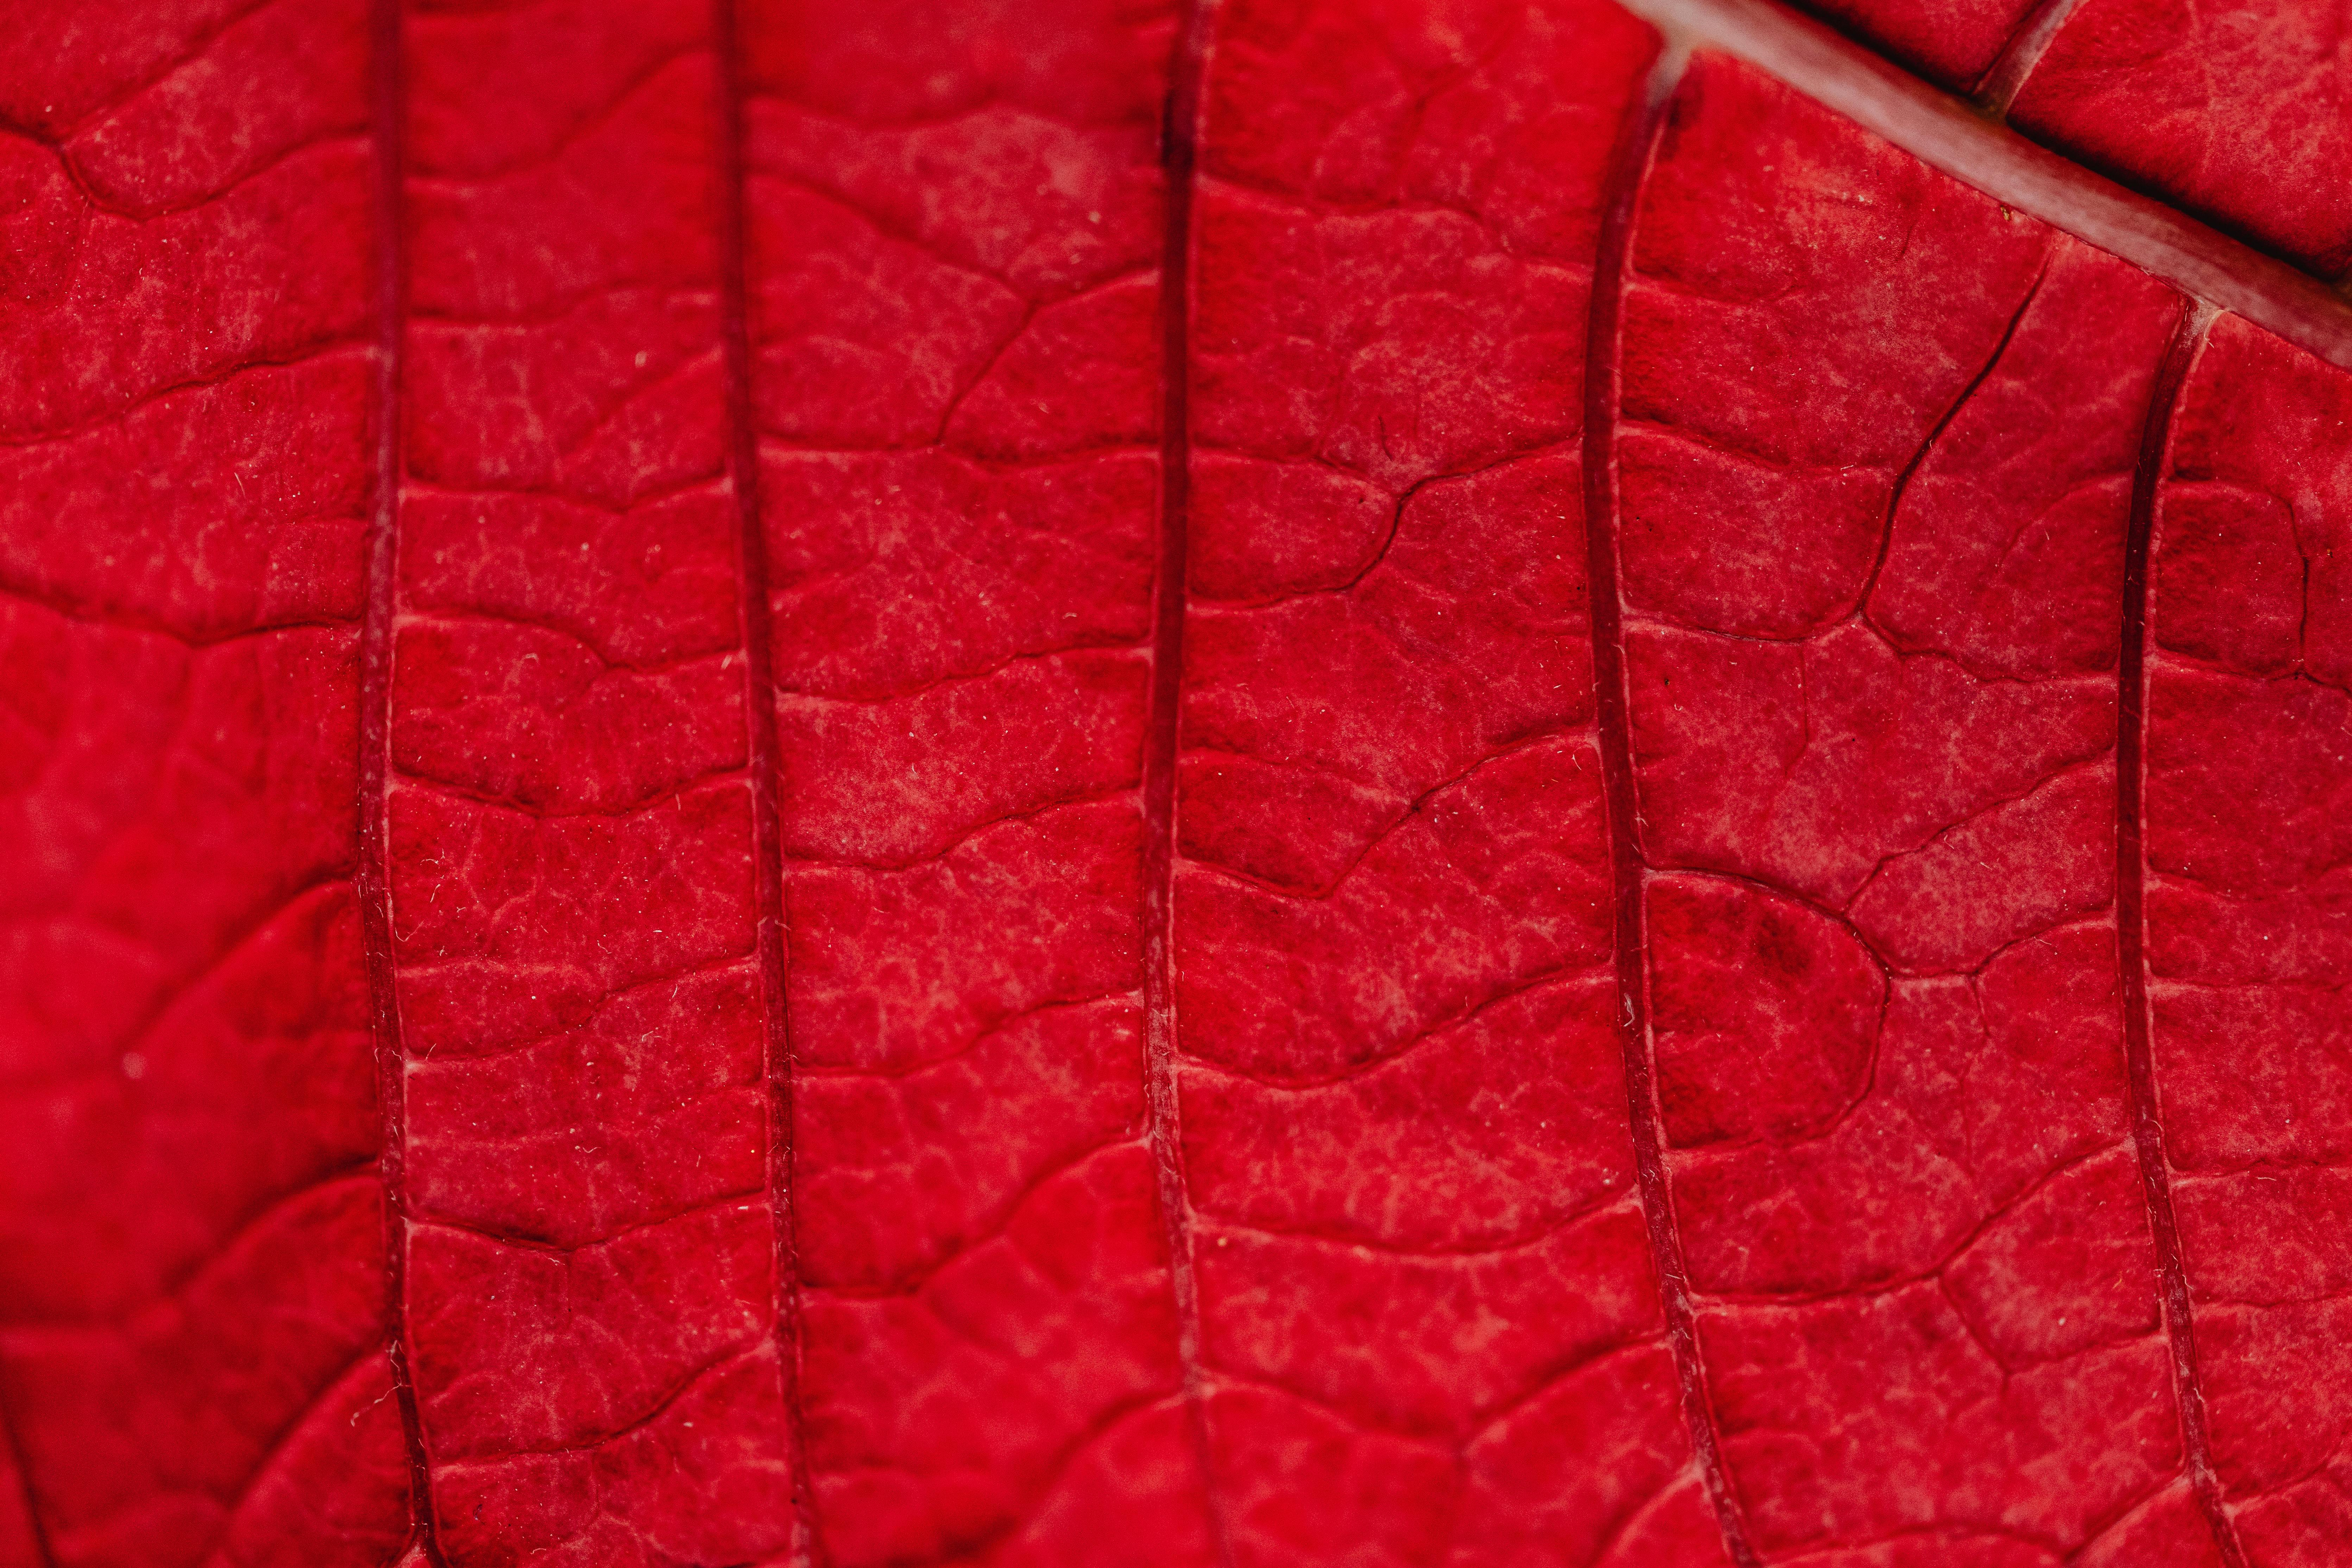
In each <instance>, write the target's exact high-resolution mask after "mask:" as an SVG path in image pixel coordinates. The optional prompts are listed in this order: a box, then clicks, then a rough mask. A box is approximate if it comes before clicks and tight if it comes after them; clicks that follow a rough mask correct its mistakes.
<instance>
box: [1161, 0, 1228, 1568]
mask: <svg viewBox="0 0 2352 1568" xmlns="http://www.w3.org/2000/svg"><path fill="white" fill-rule="evenodd" d="M1213 5H1214V0H1185V4H1184V6H1183V9H1182V11H1181V16H1180V19H1179V21H1178V24H1177V29H1176V42H1175V51H1174V54H1173V56H1172V58H1171V60H1170V63H1169V71H1168V98H1167V101H1166V103H1165V105H1164V106H1163V108H1162V112H1161V120H1160V171H1161V174H1162V176H1163V178H1164V179H1165V181H1166V183H1167V209H1166V211H1167V230H1166V233H1165V236H1164V244H1163V247H1162V249H1161V252H1160V517H1159V531H1160V532H1159V546H1160V549H1159V560H1158V562H1157V563H1156V565H1155V568H1154V571H1153V574H1152V590H1151V696H1150V707H1149V710H1148V712H1147V716H1146V722H1145V730H1144V742H1143V745H1144V751H1143V910H1142V918H1143V1071H1144V1086H1143V1087H1144V1136H1145V1140H1146V1141H1147V1142H1149V1143H1150V1148H1151V1164H1152V1171H1153V1175H1154V1177H1155V1180H1156V1184H1157V1188H1158V1194H1159V1201H1160V1223H1161V1224H1162V1226H1164V1227H1165V1229H1166V1241H1167V1247H1168V1286H1169V1290H1170V1292H1171V1294H1172V1295H1173V1296H1174V1298H1175V1305H1176V1362H1177V1366H1178V1369H1179V1372H1180V1373H1181V1376H1182V1379H1183V1390H1182V1393H1183V1402H1184V1421H1185V1426H1186V1429H1187V1432H1188V1433H1189V1435H1190V1437H1191V1440H1192V1452H1193V1458H1194V1462H1195V1463H1197V1464H1198V1465H1199V1467H1200V1470H1201V1481H1202V1486H1203V1488H1205V1489H1206V1491H1207V1494H1208V1495H1207V1500H1206V1501H1207V1513H1208V1522H1209V1535H1210V1539H1211V1542H1212V1543H1213V1546H1214V1549H1215V1552H1216V1560H1217V1562H1218V1563H1219V1564H1221V1565H1222V1568H1233V1562H1234V1549H1233V1531H1232V1529H1231V1527H1230V1525H1229V1523H1228V1521H1227V1520H1226V1518H1225V1510H1224V1504H1223V1493H1222V1492H1221V1491H1220V1489H1219V1488H1218V1486H1217V1482H1216V1470H1215V1466H1214V1460H1213V1455H1212V1453H1211V1451H1210V1442H1209V1410H1208V1392H1209V1390H1208V1378H1207V1374H1206V1373H1205V1372H1204V1370H1203V1368H1202V1353H1201V1289H1200V1281H1199V1279H1197V1277H1196V1276H1195V1274H1194V1272H1193V1268H1192V1196H1191V1194H1189V1193H1188V1192H1187V1191H1186V1190H1185V1184H1184V1145H1183V1135H1182V1129H1181V1122H1180V1121H1179V1117H1178V1108H1177V1096H1176V929H1175V928H1176V745H1177V723H1178V718H1179V710H1180V708H1181V704H1182V701H1183V689H1184V598H1185V583H1184V573H1185V555H1186V548H1187V541H1188V538H1189V535H1190V531H1191V530H1190V523H1191V520H1192V190H1193V162H1194V156H1195V152H1196V142H1197V141H1198V138H1199V134H1200V120H1201V75H1202V68H1203V67H1204V65H1205V63H1206V59H1207V56H1208V43H1209V20H1210V13H1211V10H1212V8H1213Z"/></svg>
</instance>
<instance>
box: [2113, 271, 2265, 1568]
mask: <svg viewBox="0 0 2352 1568" xmlns="http://www.w3.org/2000/svg"><path fill="white" fill-rule="evenodd" d="M2211 320H2212V312H2210V310H2202V309H2200V308H2199V307H2197V306H2195V305H2189V306H2187V307H2186V308H2184V309H2183V310H2182V311H2181V315H2180V324H2179V327H2177V328H2176V329H2175V330H2174V331H2173V334H2172V341H2171V342H2170V343H2168V345H2167V346H2166V348H2165V351H2164V362H2163V363H2162V364H2161V365H2160V366H2159V367H2158V371H2157V375H2156V388H2155V391H2154V392H2153V393H2152V394H2151V395H2150V397H2149V401H2148V405H2147V424H2146V425H2144V426H2142V427H2141V430H2140V444H2139V462H2138V465H2137V468H2135V469H2134V470H2133V473H2132V495H2131V519H2130V523H2129V526H2128V528H2127V530H2126V532H2125V535H2124V605H2123V655H2122V658H2120V659H2118V660H2117V661H2116V710H2117V711H2116V965H2117V969H2118V971H2119V973H2120V976H2121V979H2122V982H2123V985H2122V989H2123V1005H2124V1070H2125V1075H2126V1079H2127V1080H2128V1082H2129V1086H2130V1092H2131V1129H2132V1143H2133V1146H2134V1147H2135V1149H2137V1152H2138V1154H2139V1178H2140V1186H2141V1188H2142V1190H2143V1191H2144V1192H2145V1193H2146V1194H2147V1220H2148V1229H2149V1230H2150V1231H2151V1232H2152V1233H2153V1234H2154V1236H2155V1238H2156V1278H2157V1288H2158V1294H2159V1295H2160V1296H2161V1298H2162V1300H2163V1303H2164V1327H2165V1331H2166V1333H2167V1334H2168V1336H2169V1338H2170V1340H2171V1342H2172V1387H2173V1394H2174V1397H2175V1398H2176V1399H2177V1400H2178V1401H2179V1407H2180V1447H2181V1450H2182V1458H2183V1462H2184V1464H2185V1466H2186V1468H2187V1469H2188V1472H2189V1487H2190V1489H2192V1490H2193V1491H2194V1492H2195V1493H2196V1496H2197V1506H2198V1507H2199V1509H2200V1510H2203V1512H2204V1515H2205V1521H2206V1522H2207V1523H2208V1524H2209V1525H2210V1526H2211V1527H2212V1531H2213V1542H2214V1544H2215V1545H2216V1546H2217V1547H2219V1548H2220V1549H2221V1561H2222V1562H2223V1563H2225V1564H2226V1565H2227V1568H2246V1552H2245V1548H2244V1547H2243V1546H2242V1545H2240V1544H2239V1542H2238V1532H2237V1528H2236V1526H2235V1525H2233V1524H2232V1523H2231V1521H2230V1514H2229V1510H2228V1509H2227V1508H2226V1507H2224V1506H2223V1504H2222V1500H2221V1478H2220V1477H2218V1476H2216V1475H2215V1474H2214V1473H2213V1447H2212V1441H2211V1438H2210V1435H2209V1434H2208V1432H2207V1429H2206V1424H2205V1391H2204V1389H2203V1387H2202V1386H2201V1385H2200V1383H2199V1382H2198V1374H2197V1331H2196V1324H2195V1322H2194V1321H2193V1320H2192V1318H2191V1316H2190V1313H2189V1275H2188V1270H2187V1269H2186V1268H2185V1267H2184V1266H2183V1265H2182V1262H2181V1256H2180V1226H2179V1222H2178V1220H2177V1219H2176V1218H2175V1216H2174V1215H2173V1210H2172V1179H2171V1174H2170V1172H2169V1169H2168V1166H2167V1164H2166V1163H2165V1155H2164V1123H2163V1120H2162V1114H2161V1108H2160V1106H2159V1104H2158V1095H2157V1086H2156V1058H2155V1053H2154V1051H2153V1050H2152V1048H2151V1047H2150V1042H2149V1019H2148V1000H2147V928H2146V925H2145V921H2146V919H2147V858H2146V856H2145V854H2144V851H2143V838H2144V832H2143V829H2144V826H2145V823H2146V820H2147V780H2146V776H2145V775H2146V771H2147V597H2148V595H2147V582H2148V557H2149V554H2150V552H2151V549H2152V547H2153V544H2154V541H2155V536H2156V487H2157V483H2158V480H2159V479H2161V478H2162V477H2163V470H2164V458H2165V452H2166V450H2167V447H2168V445H2169V439H2170V437H2171V433H2172V416H2173V413H2174V410H2175V408H2176V407H2177V406H2178V405H2179V400H2180V387H2181V384H2182V382H2183V381H2185V380H2186V379H2187V377H2188V374H2189V363H2190V362H2191V361H2193V360H2194V359H2195V358H2196V356H2197V349H2198V345H2199V344H2200V343H2201V342H2203V341H2204V337H2205V329H2206V327H2207V326H2208V325H2209V324H2210V322H2211Z"/></svg>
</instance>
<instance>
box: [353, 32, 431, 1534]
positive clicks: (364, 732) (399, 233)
mask: <svg viewBox="0 0 2352 1568" xmlns="http://www.w3.org/2000/svg"><path fill="white" fill-rule="evenodd" d="M400 7H401V0H373V5H372V7H371V9H370V13H369V56H370V58H369V92H370V96H371V97H372V98H373V117H374V124H373V131H374V136H375V193H374V195H375V200H374V221H375V258H374V259H375V297H376V349H375V353H376V383H375V405H376V406H375V416H376V428H375V504H374V507H373V510H372V511H371V514H370V516H369V520H368V536H367V604H366V609H365V611H364V612H363V615H362V620H361V623H360V713H359V719H360V755H359V802H358V805H359V839H360V842H359V856H360V858H359V905H360V942H361V946H362V951H363V952H365V954H366V963H367V983H368V1015H369V1024H370V1032H371V1034H372V1035H373V1038H374V1043H375V1077H376V1102H377V1107H378V1109H379V1110H380V1111H381V1113H382V1116H383V1152H381V1153H380V1154H379V1155H378V1156H377V1162H378V1168H379V1169H380V1170H381V1171H382V1173H383V1258H384V1309H385V1311H386V1313H387V1314H388V1315H389V1317H390V1319H391V1321H390V1322H389V1323H387V1324H386V1325H385V1336H384V1359H385V1361H386V1362H387V1363H389V1365H390V1367H391V1372H392V1392H393V1397H394V1403H395V1404H397V1405H398V1406H399V1408H400V1428H401V1434H402V1436H403V1438H404V1442H405V1444H406V1447H407V1450H408V1506H409V1521H410V1522H409V1528H410V1530H411V1531H412V1532H413V1538H414V1540H415V1544H416V1545H417V1547H418V1548H419V1550H421V1551H422V1552H424V1553H425V1561H426V1562H427V1563H431V1564H433V1568H446V1563H447V1559H446V1558H445V1557H444V1556H443V1555H442V1552H441V1538H440V1532H439V1531H437V1530H436V1528H435V1524H434V1518H433V1471H432V1463H431V1457H430V1455H429V1453H428V1451H427V1449H426V1447H425V1418H424V1416H423V1415H421V1414H420V1413H419V1412H418V1410H417V1408H416V1384H415V1379H414V1378H413V1377H411V1376H410V1374H409V1365H408V1048H407V1046H406V1044H405V1043H404V1041H403V1040H402V1038H401V1031H400V995H399V993H398V991H397V989H396V988H395V979H394V973H393V945H392V867H391V861H390V855H389V847H388V846H387V844H386V842H385V837H386V827H387V824H386V822H385V814H386V813H387V812H388V811H389V810H390V807H391V794H392V792H391V767H392V645H393V616H394V613H395V612H396V611H397V609H398V607H399V584H398V580H397V578H396V576H395V574H396V573H397V572H398V570H399V564H400V479H401V450H400V443H401V406H400V400H401V367H402V362H403V358H404V351H405V348H406V342H407V333H408V247H407V243H406V237H405V236H404V233H403V229H402V226H403V223H404V218H405V216H406V204H405V201H404V192H403V188H402V187H403V182H404V181H405V180H406V178H407V174H408V159H407V89H408V82H407V68H406V62H405V60H404V58H403V50H404V47H405V39H404V36H403V28H402V26H401V16H400Z"/></svg>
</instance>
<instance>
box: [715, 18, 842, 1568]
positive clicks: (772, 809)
mask: <svg viewBox="0 0 2352 1568" xmlns="http://www.w3.org/2000/svg"><path fill="white" fill-rule="evenodd" d="M711 33H712V37H713V41H714V43H715V46H716V49H717V54H718V80H719V94H718V111H719V112H718V121H719V123H718V126H717V132H718V134H717V148H716V150H717V153H718V163H719V169H718V175H719V178H718V189H717V191H716V193H715V196H716V203H717V208H718V218H719V235H718V239H719V337H720V341H721V352H722V353H723V355H724V357H725V360H726V386H727V392H726V396H727V426H726V430H727V436H726V440H727V450H726V463H727V479H728V484H729V488H730V489H731V490H732V491H733V492H734V497H735V540H736V573H735V579H736V594H737V606H738V615H739V617H740V621H741V623H742V636H743V722H744V728H745V731H746V742H747V746H748V752H749V760H750V764H751V766H750V769H749V773H750V779H751V859H752V894H753V897H754V899H755V900H757V906H756V907H757V909H758V910H759V914H758V917H757V920H756V922H755V924H754V927H753V931H752V952H753V956H754V958H755V959H756V960H757V962H758V963H759V968H760V1002H761V1070H762V1072H763V1075H764V1076H765V1078H766V1079H767V1086H768V1119H769V1135H768V1213H769V1216H770V1219H771V1222H772V1237H773V1239H772V1253H773V1258H774V1270H775V1288H774V1289H775V1300H774V1303H773V1311H774V1318H775V1322H774V1328H773V1333H774V1336H775V1342H776V1374H777V1377H778V1379H779V1380H780V1381H781V1383H782V1389H781V1394H782V1399H783V1405H784V1419H785V1423H786V1426H787V1429H788V1432H789V1436H790V1441H791V1445H792V1452H791V1454H790V1455H789V1456H787V1458H788V1462H789V1463H790V1465H791V1467H792V1478H793V1496H792V1514H793V1524H794V1533H795V1537H796V1539H795V1542H794V1546H795V1549H796V1550H795V1560H796V1561H804V1562H809V1563H816V1564H818V1565H819V1568H823V1564H824V1563H827V1562H829V1561H830V1559H829V1558H828V1556H827V1555H826V1552H825V1548H824V1531H822V1530H821V1529H820V1528H819V1526H818V1522H817V1510H816V1493H815V1491H814V1489H813V1488H812V1487H811V1486H810V1484H809V1467H808V1442H807V1431H806V1428H805V1426H804V1425H803V1420H802V1412H801V1345H802V1342H803V1341H802V1335H801V1270H800V1237H799V1226H798V1216H797V1215H796V1214H795V1212H794V1209H793V1199H794V1194H796V1193H797V1191H798V1187H797V1185H796V1184H795V1177H796V1173H795V1171H794V1168H793V1037H792V1024H791V1018H790V1016H789V1014H788V1013H787V1012H786V1009H785V1005H784V998H785V993H784V986H785V978H786V963H787V960H786V949H785V944H784V860H783V815H782V808H781V806H780V805H779V804H778V799H777V793H776V792H777V780H778V778H779V777H780V776H781V775H782V771H783V752H782V745H781V743H780V742H778V740H777V738H776V700H775V660H774V655H773V651H772V650H773V642H774V637H773V632H772V626H771V623H770V611H769V607H768V540H767V535H766V533H765V532H764V531H763V530H762V529H761V521H760V442H759V432H758V428H757V426H755V424H754V423H753V418H752V412H751V406H752V405H751V303H750V300H751V290H750V287H749V284H748V282H747V280H746V277H745V274H746V271H747V268H748V266H749V258H750V231H749V226H748V225H747V223H746V220H745V217H744V211H745V207H746V205H747V193H746V191H745V178H746V175H745V163H744V157H743V100H744V92H743V63H742V54H741V48H742V44H741V38H742V35H741V33H740V29H739V28H738V26H737V22H736V11H735V0H711Z"/></svg>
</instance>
